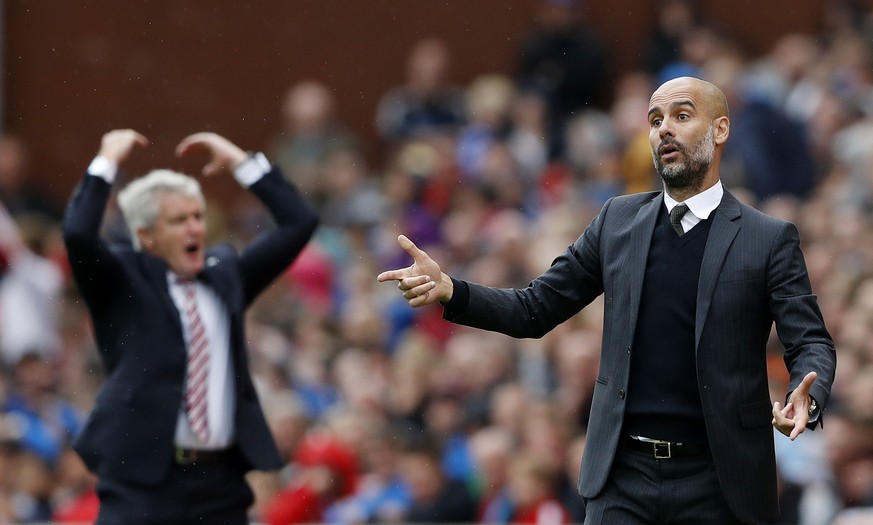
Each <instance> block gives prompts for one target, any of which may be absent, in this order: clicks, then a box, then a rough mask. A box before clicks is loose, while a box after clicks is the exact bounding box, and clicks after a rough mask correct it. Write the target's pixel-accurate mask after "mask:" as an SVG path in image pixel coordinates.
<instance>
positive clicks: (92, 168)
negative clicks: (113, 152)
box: [87, 155, 118, 184]
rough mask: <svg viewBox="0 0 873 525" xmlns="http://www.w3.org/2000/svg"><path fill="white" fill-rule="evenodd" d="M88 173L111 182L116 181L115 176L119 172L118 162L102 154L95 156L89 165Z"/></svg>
mask: <svg viewBox="0 0 873 525" xmlns="http://www.w3.org/2000/svg"><path fill="white" fill-rule="evenodd" d="M87 172H88V175H92V176H94V177H100V178H101V179H103V180H105V181H106V182H108V183H109V184H112V183H114V182H115V176H116V175H117V174H118V163H117V162H115V161H114V160H110V159H108V158H106V157H104V156H102V155H98V156H96V157H94V160H92V161H91V164H89V165H88V170H87Z"/></svg>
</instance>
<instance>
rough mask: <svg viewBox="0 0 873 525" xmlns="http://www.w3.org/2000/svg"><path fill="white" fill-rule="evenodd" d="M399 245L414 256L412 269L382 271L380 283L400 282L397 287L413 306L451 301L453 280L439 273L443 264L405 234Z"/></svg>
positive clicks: (399, 240)
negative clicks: (439, 263)
mask: <svg viewBox="0 0 873 525" xmlns="http://www.w3.org/2000/svg"><path fill="white" fill-rule="evenodd" d="M397 243H398V244H400V247H401V248H403V250H404V251H406V253H408V254H409V255H410V256H412V261H413V262H412V266H409V267H407V268H401V269H398V270H389V271H387V272H382V273H380V274H379V276H378V277H376V279H377V280H378V281H379V282H385V281H398V283H397V288H399V289H400V291H401V292H403V298H404V299H406V301H407V302H409V305H410V306H412V307H419V306H425V305H428V304H433V303H435V302H437V301H444V302H446V301H448V300H449V299H451V298H452V291H453V289H452V280H451V279H450V278H449V276H448V275H446V274H444V273H443V272H442V271H441V270H440V265H438V264H437V263H436V261H434V260H433V259H431V258H430V256H428V254H426V253H425V252H423V251H422V250H420V249H419V248H418V246H416V245H415V243H413V242H412V241H410V240H409V239H408V238H407V237H406V236H405V235H401V236H399V237H397Z"/></svg>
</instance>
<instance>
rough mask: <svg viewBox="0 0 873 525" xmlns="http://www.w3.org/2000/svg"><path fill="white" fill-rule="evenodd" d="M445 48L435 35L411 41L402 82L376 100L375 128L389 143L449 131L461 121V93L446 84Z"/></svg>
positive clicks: (447, 73)
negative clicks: (412, 43)
mask: <svg viewBox="0 0 873 525" xmlns="http://www.w3.org/2000/svg"><path fill="white" fill-rule="evenodd" d="M449 62H450V57H449V49H448V46H447V45H446V43H445V42H444V41H442V40H440V39H438V38H425V39H422V40H419V41H418V42H416V43H415V45H414V46H413V48H412V50H411V51H410V53H409V58H408V62H407V64H406V82H405V83H404V84H403V85H402V86H399V87H396V88H394V89H391V90H390V91H388V92H387V93H386V94H385V95H384V96H383V97H382V99H381V100H380V101H379V107H378V109H377V111H376V128H377V130H378V131H379V135H380V136H381V137H382V138H383V139H384V140H385V141H387V142H389V143H391V144H396V143H399V142H401V141H403V140H405V139H408V138H416V137H417V138H422V137H426V136H428V135H430V134H432V133H443V132H444V133H452V132H454V131H456V130H457V129H458V128H459V127H460V126H461V125H462V124H463V123H464V120H465V115H466V110H465V108H464V101H463V92H462V90H460V89H459V88H457V87H455V86H452V85H451V84H449V83H448V75H449V66H450V64H449Z"/></svg>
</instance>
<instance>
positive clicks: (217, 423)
mask: <svg viewBox="0 0 873 525" xmlns="http://www.w3.org/2000/svg"><path fill="white" fill-rule="evenodd" d="M167 286H168V287H169V290H170V297H172V298H173V302H174V303H176V308H178V309H179V319H180V321H181V322H182V332H183V334H184V336H185V346H186V347H190V345H189V343H190V341H191V333H190V330H189V322H188V317H187V315H186V314H185V290H184V288H183V286H182V285H181V284H179V283H178V277H177V276H176V274H174V273H173V272H169V271H168V272H167ZM194 286H195V293H196V297H197V310H198V312H199V313H200V319H201V321H202V322H203V327H204V329H205V330H206V338H207V339H208V341H209V348H208V349H209V376H208V379H207V381H208V387H207V399H208V406H207V419H208V421H209V440H208V441H207V442H206V443H203V442H201V441H200V440H199V439H197V436H196V435H195V434H194V432H193V431H192V430H191V424H190V423H189V421H188V415H187V414H186V413H185V407H184V393H183V394H182V395H183V402H182V406H180V407H179V417H178V420H177V423H176V445H178V446H180V447H185V448H195V449H200V450H203V449H222V448H228V447H229V446H230V444H231V443H232V442H233V436H234V428H233V414H234V411H235V409H236V395H235V389H234V385H233V375H234V368H233V362H232V361H231V359H230V323H229V322H228V320H229V319H230V314H228V312H227V308H226V307H225V306H224V303H223V302H222V301H221V299H220V298H219V297H218V295H217V294H216V293H215V292H214V291H212V289H210V288H209V287H208V286H206V285H205V284H203V283H201V282H199V281H195V283H194Z"/></svg>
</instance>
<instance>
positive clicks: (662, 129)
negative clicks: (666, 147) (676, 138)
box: [658, 118, 673, 139]
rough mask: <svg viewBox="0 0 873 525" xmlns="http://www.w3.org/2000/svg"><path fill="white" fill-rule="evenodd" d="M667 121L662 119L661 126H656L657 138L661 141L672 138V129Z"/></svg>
mask: <svg viewBox="0 0 873 525" xmlns="http://www.w3.org/2000/svg"><path fill="white" fill-rule="evenodd" d="M669 122H670V120H669V119H666V118H665V119H664V120H662V121H661V125H660V126H658V136H659V137H661V138H662V139H663V138H664V137H672V136H673V128H672V126H670V124H669Z"/></svg>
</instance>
